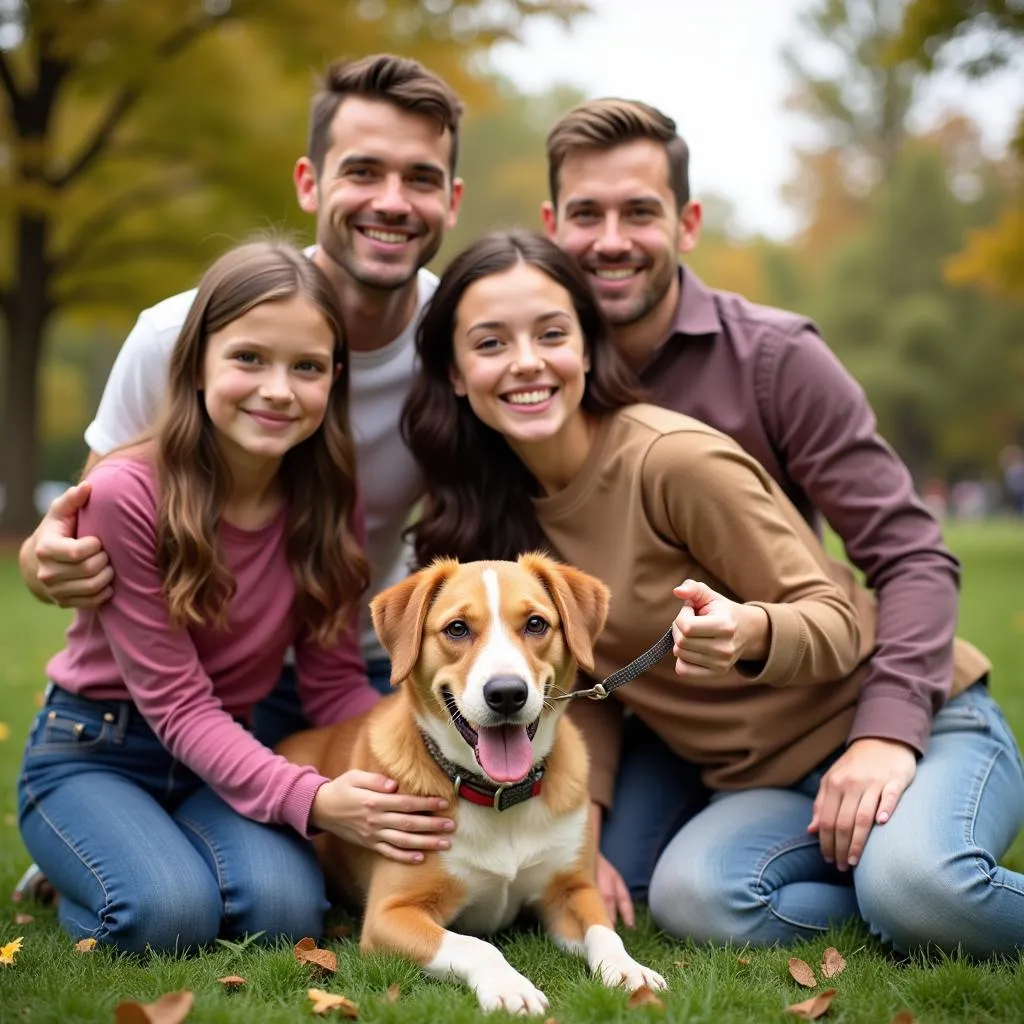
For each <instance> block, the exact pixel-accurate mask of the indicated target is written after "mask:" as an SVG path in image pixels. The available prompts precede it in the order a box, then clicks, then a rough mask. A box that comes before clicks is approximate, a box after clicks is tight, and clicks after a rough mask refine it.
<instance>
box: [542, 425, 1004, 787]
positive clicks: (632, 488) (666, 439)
mask: <svg viewBox="0 0 1024 1024" xmlns="http://www.w3.org/2000/svg"><path fill="white" fill-rule="evenodd" d="M535 508H536V511H537V517H538V521H539V524H540V526H541V529H542V530H543V531H544V533H545V535H546V536H547V537H548V539H549V540H550V542H551V544H552V546H553V547H554V549H555V551H556V552H557V553H558V555H559V556H560V557H562V558H563V559H565V560H566V561H567V562H569V563H571V564H573V565H577V566H579V567H580V568H581V569H583V570H585V571H587V572H590V573H592V574H593V575H595V576H597V577H599V578H600V579H602V580H604V582H605V583H606V584H607V585H608V586H609V588H610V590H611V594H612V597H611V604H610V609H609V614H608V621H607V624H606V626H605V629H604V631H603V633H602V635H601V637H600V638H599V640H598V642H597V646H596V650H595V676H597V677H598V678H603V677H604V676H606V675H608V674H610V673H611V672H612V671H614V670H615V669H616V668H619V667H620V666H622V665H624V664H626V663H627V662H629V661H631V660H632V659H633V658H634V657H636V656H637V655H638V654H639V653H640V652H641V651H642V650H644V649H645V648H646V647H647V646H648V645H649V644H651V643H653V642H654V641H655V640H656V639H657V638H658V636H660V635H661V633H662V632H664V630H665V629H666V628H667V627H668V626H669V624H670V623H671V622H672V620H673V619H674V618H675V616H676V615H677V614H678V611H679V607H680V605H679V601H678V599H677V598H675V597H674V596H673V594H672V589H673V587H675V586H676V585H677V584H679V583H681V582H682V581H683V580H684V579H687V578H692V579H698V580H702V581H704V582H705V583H707V584H708V585H709V586H710V587H712V588H713V589H715V590H717V591H719V592H720V593H722V594H724V595H726V596H727V597H730V598H732V599H733V600H737V601H744V602H752V603H755V604H758V605H759V606H760V607H762V608H764V610H765V611H766V612H767V614H768V618H769V622H770V630H771V644H770V650H769V654H768V657H767V659H766V660H765V662H764V663H763V664H759V665H757V666H752V665H746V666H741V667H740V670H739V671H737V672H735V673H734V674H733V675H732V676H730V677H729V678H727V679H725V680H722V681H716V682H713V683H706V684H702V683H694V682H692V681H686V680H684V679H681V678H680V677H678V676H676V675H675V672H674V661H673V659H671V658H665V659H663V660H662V661H661V662H659V663H658V664H657V665H656V666H655V667H654V668H653V669H651V670H650V671H648V672H647V673H645V674H644V675H643V676H642V677H641V678H640V679H637V680H635V681H634V682H632V683H629V684H628V685H626V686H624V687H622V688H621V689H618V690H616V691H615V695H614V697H613V698H612V699H611V700H609V701H607V702H604V703H602V704H592V703H590V702H588V701H580V702H578V703H577V704H576V705H575V706H574V708H573V716H574V718H575V719H576V720H577V722H578V724H580V726H581V727H582V728H583V731H584V735H585V737H586V739H587V745H588V748H589V749H590V751H591V757H592V762H593V763H592V769H591V793H592V796H593V798H594V799H595V800H597V801H598V802H600V803H602V804H604V805H605V806H610V804H611V798H612V792H613V784H614V778H615V774H616V771H617V767H618V749H619V736H618V725H619V721H618V719H619V717H620V714H621V708H622V707H623V706H625V707H629V708H631V709H632V710H633V712H634V713H635V714H637V715H638V716H639V717H640V718H641V719H642V720H643V721H644V722H645V723H646V724H647V725H648V726H649V727H650V728H651V729H652V730H654V731H655V732H656V733H657V734H658V735H660V736H661V737H662V739H664V740H665V742H666V743H667V744H668V745H669V746H670V747H671V748H672V749H673V750H675V751H676V752H677V753H678V754H679V755H680V756H681V757H683V758H685V759H686V760H688V761H691V762H693V763H695V764H697V765H700V766H701V767H702V769H703V775H704V780H705V782H706V783H707V784H708V786H710V787H711V788H713V789H737V788H747V787H750V786H784V785H789V784H792V783H794V782H796V781H797V780H798V779H800V778H802V777H803V776H804V775H806V774H807V772H809V771H810V770H811V769H812V768H813V767H814V766H815V765H817V764H818V763H819V762H820V761H822V760H823V759H824V758H825V757H826V755H828V754H829V753H831V752H832V751H834V750H835V749H836V748H837V747H839V746H841V745H842V743H843V742H844V740H845V739H846V737H847V734H848V733H849V730H850V727H851V724H852V722H853V719H854V715H855V714H856V713H857V704H858V698H859V697H860V696H861V686H862V682H863V679H864V676H865V670H864V668H863V666H864V665H865V663H866V661H867V659H868V657H869V656H870V654H871V651H872V649H873V647H874V639H875V622H876V616H875V605H874V599H873V598H872V596H871V595H870V594H869V593H868V592H867V591H866V590H864V588H862V587H860V586H858V585H857V584H856V582H855V580H854V578H853V575H852V573H851V571H850V570H849V568H848V567H847V566H846V565H843V564H841V563H839V562H836V561H834V560H833V559H830V558H829V557H828V556H827V555H826V554H825V552H824V550H823V549H822V547H821V545H820V543H819V542H818V540H817V538H816V537H815V536H814V533H813V532H812V530H811V529H810V527H809V526H808V525H807V523H806V522H805V521H804V520H803V518H802V517H801V516H800V514H799V513H798V512H797V510H796V508H795V507H794V506H793V505H792V503H791V502H790V501H789V500H788V499H787V498H786V497H785V495H784V494H783V493H782V491H781V489H780V488H779V486H778V485H777V484H776V483H775V481H774V480H772V478H771V477H770V476H769V475H768V473H767V472H766V471H765V470H764V469H763V468H762V467H761V466H760V465H759V464H758V463H757V462H756V461H755V460H754V459H753V458H751V457H750V456H749V455H748V454H747V453H745V452H744V451H742V450H741V449H740V448H739V447H738V446H737V445H736V444H735V442H733V441H732V440H730V439H729V438H727V437H725V436H724V435H722V434H720V433H719V432H718V431H716V430H714V429H713V428H711V427H708V426H706V425H705V424H703V423H700V422H698V421H696V420H693V419H691V418H689V417H687V416H682V415H680V414H678V413H674V412H671V411H668V410H665V409H659V408H656V407H654V406H650V405H639V406H633V407H630V408H627V409H624V410H621V411H619V412H617V413H614V414H612V415H610V416H607V417H605V418H604V419H602V420H601V421H600V423H599V426H598V429H597V433H596V436H595V440H594V443H593V446H592V448H591V450H590V453H589V454H588V457H587V461H586V464H585V466H584V467H583V469H582V470H581V472H580V473H579V474H578V475H577V476H576V478H575V479H573V480H572V482H571V483H570V484H569V485H568V486H567V487H566V488H565V489H563V490H562V491H559V492H558V493H556V494H554V495H551V496H549V497H545V498H540V499H537V500H536V501H535ZM971 652H973V655H972V653H971ZM964 653H965V656H966V657H965V660H964V662H963V664H962V665H961V666H959V667H960V672H959V685H960V686H961V687H962V686H964V685H967V684H968V683H969V682H972V681H973V680H974V679H976V678H978V676H980V675H981V674H982V673H983V672H984V671H985V670H986V668H987V663H986V662H985V661H984V659H983V658H981V656H980V655H978V654H977V652H974V651H973V648H971V649H968V648H967V645H964Z"/></svg>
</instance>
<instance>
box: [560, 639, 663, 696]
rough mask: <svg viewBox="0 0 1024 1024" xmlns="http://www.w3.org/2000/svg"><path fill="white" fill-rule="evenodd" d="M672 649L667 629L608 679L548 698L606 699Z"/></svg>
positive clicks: (651, 666)
mask: <svg viewBox="0 0 1024 1024" xmlns="http://www.w3.org/2000/svg"><path fill="white" fill-rule="evenodd" d="M671 650H672V630H671V629H666V630H665V632H664V633H663V634H662V635H661V636H660V637H658V639H657V640H656V641H655V642H654V643H653V644H651V646H650V647H648V648H647V650H646V651H644V653H643V654H641V655H640V656H639V657H638V658H634V659H633V660H632V661H631V662H630V663H629V664H628V665H624V666H623V667H622V668H620V669H618V670H617V671H615V672H613V673H612V674H611V675H610V676H608V678H607V679H604V680H603V681H602V682H600V683H597V684H595V685H594V686H592V687H590V689H589V690H573V691H572V692H571V693H563V694H560V695H559V696H557V697H549V698H548V700H575V699H576V698H577V697H586V698H588V699H589V700H604V699H605V698H606V697H608V696H609V695H610V694H611V693H612V692H613V691H614V690H617V689H618V688H619V687H620V686H625V685H626V683H631V682H632V681H633V680H634V679H636V678H637V676H642V675H643V674H644V673H645V672H646V671H647V670H648V669H649V668H653V667H654V666H655V665H657V664H658V662H659V661H661V659H662V658H664V657H665V655H666V654H668V653H670V652H671Z"/></svg>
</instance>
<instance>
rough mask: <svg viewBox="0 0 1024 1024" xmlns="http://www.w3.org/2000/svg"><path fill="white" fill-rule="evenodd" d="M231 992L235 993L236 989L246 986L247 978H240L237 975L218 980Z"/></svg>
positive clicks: (229, 975)
mask: <svg viewBox="0 0 1024 1024" xmlns="http://www.w3.org/2000/svg"><path fill="white" fill-rule="evenodd" d="M217 980H218V981H219V982H220V983H221V984H222V985H223V986H224V987H225V988H226V989H227V990H228V991H229V992H232V991H234V989H236V988H241V987H242V986H243V985H244V984H245V978H240V977H239V976H238V975H237V974H228V975H226V976H225V977H223V978H218V979H217Z"/></svg>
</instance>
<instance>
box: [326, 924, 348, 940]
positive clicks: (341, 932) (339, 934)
mask: <svg viewBox="0 0 1024 1024" xmlns="http://www.w3.org/2000/svg"><path fill="white" fill-rule="evenodd" d="M351 934H352V925H350V924H332V925H331V927H330V928H328V929H327V930H326V931H325V932H324V938H325V939H347V938H348V937H349V936H350V935H351Z"/></svg>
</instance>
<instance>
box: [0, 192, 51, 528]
mask: <svg viewBox="0 0 1024 1024" xmlns="http://www.w3.org/2000/svg"><path fill="white" fill-rule="evenodd" d="M46 227H47V225H46V223H45V222H44V221H43V220H42V219H40V218H39V217H32V216H30V215H28V214H27V213H25V212H24V211H23V212H22V213H21V216H20V218H19V223H18V244H17V258H18V288H17V290H16V291H15V292H13V293H12V294H10V295H9V296H8V297H7V303H6V305H7V309H6V310H5V312H6V317H5V319H6V326H7V373H6V379H5V382H4V383H5V387H4V391H5V394H4V403H3V409H4V413H3V429H2V430H0V437H2V438H3V461H2V464H0V479H2V480H3V482H4V485H5V491H6V504H5V506H4V510H3V513H2V518H0V525H2V526H3V529H4V532H5V533H15V534H20V533H25V534H28V533H31V532H32V530H33V529H35V525H36V522H37V521H38V519H39V515H38V513H37V512H36V507H35V501H34V492H35V486H36V483H37V482H38V480H39V365H40V362H41V357H42V352H43V331H44V329H45V327H46V322H47V320H48V319H49V315H50V310H51V306H50V301H49V294H50V281H49V278H50V268H49V266H48V264H47V262H46V256H45V253H46Z"/></svg>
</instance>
